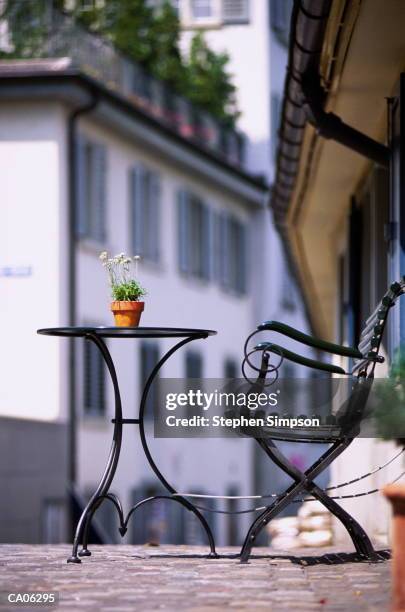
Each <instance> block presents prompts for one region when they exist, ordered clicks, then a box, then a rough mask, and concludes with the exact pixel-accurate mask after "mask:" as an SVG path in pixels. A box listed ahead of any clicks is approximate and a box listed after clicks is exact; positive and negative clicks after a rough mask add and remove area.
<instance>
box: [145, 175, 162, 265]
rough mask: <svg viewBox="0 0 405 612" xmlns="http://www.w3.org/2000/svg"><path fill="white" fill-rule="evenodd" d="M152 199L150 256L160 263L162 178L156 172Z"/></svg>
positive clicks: (152, 180) (152, 177)
mask: <svg viewBox="0 0 405 612" xmlns="http://www.w3.org/2000/svg"><path fill="white" fill-rule="evenodd" d="M150 190H151V197H150V200H149V205H150V216H149V220H150V224H149V249H148V251H149V256H150V259H151V260H152V261H156V262H157V261H159V256H160V253H159V247H160V177H159V175H158V174H156V173H155V172H152V173H151V177H150Z"/></svg>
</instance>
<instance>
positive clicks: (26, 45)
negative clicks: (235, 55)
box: [0, 0, 238, 126]
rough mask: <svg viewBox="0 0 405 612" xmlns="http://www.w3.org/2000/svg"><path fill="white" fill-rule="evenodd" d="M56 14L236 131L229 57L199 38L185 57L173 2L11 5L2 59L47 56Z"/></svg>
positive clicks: (41, 0)
mask: <svg viewBox="0 0 405 612" xmlns="http://www.w3.org/2000/svg"><path fill="white" fill-rule="evenodd" d="M0 10H1V9H0ZM52 10H56V11H64V12H65V13H69V14H70V15H71V16H72V17H73V18H74V19H75V20H76V21H77V22H79V23H80V24H81V25H83V26H84V27H85V28H86V29H88V30H89V31H90V32H93V33H94V34H97V35H101V36H102V37H104V38H105V39H107V40H108V41H110V42H111V43H112V44H113V45H114V46H115V47H116V49H117V50H119V51H120V52H121V53H123V54H125V55H126V56H127V57H128V58H129V59H131V60H134V61H136V62H138V63H139V64H141V65H142V66H143V68H144V69H145V70H146V71H147V72H149V73H150V74H151V75H153V76H154V77H156V78H158V79H162V80H164V81H165V82H167V83H168V85H170V86H171V87H172V88H173V89H174V90H175V91H176V92H178V93H179V94H182V95H184V96H185V97H187V98H188V99H189V100H190V101H191V102H193V103H195V104H197V105H198V106H200V107H201V108H202V109H204V110H206V111H207V112H210V113H211V114H212V115H214V116H215V117H216V118H218V119H220V120H222V121H224V123H226V124H228V125H229V126H234V124H235V122H236V119H237V117H238V111H237V107H236V101H235V93H236V88H235V86H234V85H233V83H232V77H231V75H230V74H229V71H228V63H229V57H228V55H227V54H226V53H216V52H214V51H213V50H212V49H211V48H210V47H209V46H208V44H207V43H206V41H205V39H204V37H203V36H202V34H201V33H198V34H196V35H195V36H194V37H193V39H192V42H191V48H190V52H189V55H188V56H183V55H182V54H181V53H180V48H179V40H180V23H179V19H178V16H177V13H176V11H175V10H174V8H173V7H172V5H171V4H170V2H169V0H164V1H163V2H157V3H156V6H152V3H151V2H148V0H94V1H93V2H90V1H88V2H83V0H7V2H6V3H5V4H4V5H3V14H2V18H3V19H5V20H7V21H8V22H9V24H10V27H9V45H8V48H7V47H6V48H5V47H4V45H3V47H2V48H0V58H27V59H28V58H36V57H45V56H46V48H47V39H48V38H49V24H50V23H53V22H52V20H51V19H50V16H51V12H52ZM72 44H74V42H73V41H72ZM67 52H68V49H67Z"/></svg>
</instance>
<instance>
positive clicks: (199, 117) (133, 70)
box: [0, 9, 244, 167]
mask: <svg viewBox="0 0 405 612" xmlns="http://www.w3.org/2000/svg"><path fill="white" fill-rule="evenodd" d="M15 28H18V30H17V31H18V36H19V37H22V36H23V35H24V29H26V32H27V35H28V36H29V39H30V40H32V44H31V45H30V48H27V46H26V45H24V46H23V49H24V50H23V51H22V52H21V55H20V57H21V58H22V59H24V58H25V59H37V58H60V57H67V58H69V59H70V64H71V66H73V67H75V68H77V69H78V70H80V71H81V72H83V73H85V74H87V75H89V76H91V77H93V78H94V79H96V80H98V81H100V82H102V83H103V85H104V86H105V87H107V88H108V89H111V90H113V91H115V92H116V93H119V94H120V95H122V96H124V97H125V98H126V99H127V100H129V101H130V102H131V103H132V104H133V105H134V106H136V107H138V108H140V109H142V110H143V111H144V112H145V113H147V114H148V115H150V116H152V117H154V118H155V119H156V120H157V121H159V122H160V123H162V124H163V125H165V126H167V127H169V128H171V129H173V130H174V131H175V132H177V133H178V134H179V135H181V136H182V137H183V138H185V139H186V140H190V141H192V142H194V143H196V144H198V145H199V146H201V147H203V148H205V149H208V150H210V151H212V152H215V153H217V154H218V155H219V156H221V157H222V158H223V159H224V160H226V161H227V162H229V163H231V164H233V165H236V166H239V167H241V166H242V165H243V162H244V136H243V134H241V133H240V132H239V131H237V130H235V129H231V128H229V127H227V126H224V125H223V124H222V123H221V122H220V121H219V120H217V119H216V118H215V117H213V116H212V115H210V114H209V113H207V112H205V111H204V110H202V109H200V108H198V107H196V106H195V105H193V104H192V103H191V102H190V101H189V100H187V98H185V97H182V96H179V95H178V94H176V93H175V92H174V91H173V90H172V89H171V88H170V87H169V86H168V85H167V84H166V83H165V82H164V81H161V80H158V79H155V78H154V77H152V76H151V75H150V74H148V73H147V72H146V71H145V70H144V69H143V67H142V66H141V65H140V64H138V63H136V62H134V61H132V60H129V59H128V58H127V57H125V56H124V55H123V54H121V53H120V52H119V51H117V49H116V48H115V47H114V46H113V45H112V44H111V43H109V42H108V41H107V40H106V39H104V38H103V37H101V36H99V35H96V34H93V33H91V32H89V31H88V30H86V29H85V28H83V27H82V26H81V25H80V24H78V23H77V22H76V21H75V20H74V19H73V18H72V17H71V16H69V15H67V14H65V13H62V12H60V11H57V10H55V9H50V10H47V11H44V12H43V14H41V15H40V18H36V19H35V20H34V19H30V20H28V19H27V20H26V21H24V22H23V23H22V22H21V15H20V16H19V18H18V23H17V22H13V14H12V13H11V14H10V15H8V16H7V22H6V24H5V27H4V28H3V29H2V31H3V35H2V37H1V42H0V46H1V47H2V48H3V49H4V48H7V47H8V48H9V49H10V50H11V51H13V49H12V48H10V41H11V36H10V33H11V32H13V31H15ZM33 32H35V36H33ZM16 51H17V53H18V49H16ZM14 57H15V54H14Z"/></svg>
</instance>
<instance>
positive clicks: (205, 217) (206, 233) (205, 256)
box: [201, 204, 212, 280]
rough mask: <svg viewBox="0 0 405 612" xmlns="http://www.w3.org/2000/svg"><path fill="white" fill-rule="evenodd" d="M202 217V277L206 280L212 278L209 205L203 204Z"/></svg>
mask: <svg viewBox="0 0 405 612" xmlns="http://www.w3.org/2000/svg"><path fill="white" fill-rule="evenodd" d="M201 206H202V208H201V217H202V224H201V225H202V227H201V230H202V233H201V238H202V244H201V247H202V248H201V277H202V278H204V279H205V280H209V279H210V278H211V261H212V231H211V229H212V228H211V223H212V220H211V214H210V210H209V208H208V206H206V205H205V204H201Z"/></svg>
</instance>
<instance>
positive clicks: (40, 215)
mask: <svg viewBox="0 0 405 612" xmlns="http://www.w3.org/2000/svg"><path fill="white" fill-rule="evenodd" d="M65 143H66V136H65V122H64V114H63V111H62V108H61V106H58V105H56V104H52V103H49V104H47V103H40V104H36V103H29V104H28V103H27V104H24V103H20V102H18V103H17V102H15V103H13V104H11V103H3V104H2V105H1V112H0V184H1V203H0V296H1V313H2V316H1V318H0V338H1V350H0V369H1V385H0V414H1V415H7V416H13V417H17V418H30V419H40V420H55V419H59V418H62V419H63V418H65V414H66V382H65V379H66V377H65V376H64V373H63V372H62V371H61V365H62V364H64V363H65V360H66V354H65V348H63V347H61V346H60V344H59V341H58V340H57V339H55V338H44V337H40V336H37V334H36V330H37V328H39V327H51V326H57V325H60V324H61V323H62V321H63V322H64V321H66V305H65V301H64V297H65V294H63V292H62V287H63V286H64V283H65V282H66V274H65V266H66V261H65V260H66V239H65V236H66V222H65V214H66V171H65V165H66V159H65V155H66V148H65ZM7 267H10V268H11V269H12V270H13V274H17V273H18V272H19V271H20V272H21V270H22V269H25V273H26V275H24V276H5V268H7ZM27 269H28V270H27Z"/></svg>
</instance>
